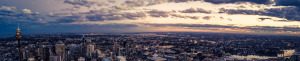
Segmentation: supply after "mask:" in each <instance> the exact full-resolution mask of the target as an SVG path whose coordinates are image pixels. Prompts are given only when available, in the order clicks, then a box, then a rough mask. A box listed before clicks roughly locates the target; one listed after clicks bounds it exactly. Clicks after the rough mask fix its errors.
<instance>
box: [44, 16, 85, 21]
mask: <svg viewBox="0 0 300 61" xmlns="http://www.w3.org/2000/svg"><path fill="white" fill-rule="evenodd" d="M81 18H82V16H63V17H60V18H59V19H57V20H56V21H51V22H49V23H71V22H76V21H81V20H80V19H81Z"/></svg>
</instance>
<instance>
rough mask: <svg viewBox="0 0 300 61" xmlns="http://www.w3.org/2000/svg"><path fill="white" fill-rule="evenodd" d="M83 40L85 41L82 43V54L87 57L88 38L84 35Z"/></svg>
mask: <svg viewBox="0 0 300 61" xmlns="http://www.w3.org/2000/svg"><path fill="white" fill-rule="evenodd" d="M82 41H83V44H82V45H81V50H80V52H81V54H80V56H83V57H86V56H87V46H86V39H85V37H84V35H83V36H82Z"/></svg>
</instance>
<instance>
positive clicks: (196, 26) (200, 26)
mask: <svg viewBox="0 0 300 61" xmlns="http://www.w3.org/2000/svg"><path fill="white" fill-rule="evenodd" d="M144 25H149V26H154V27H166V26H172V27H189V28H192V29H204V28H230V29H236V30H239V29H249V30H252V31H269V32H274V31H292V32H298V31H300V28H299V27H298V26H299V25H290V26H285V27H273V26H246V27H237V26H233V25H234V24H229V25H213V24H180V23H179V24H149V23H146V24H144Z"/></svg>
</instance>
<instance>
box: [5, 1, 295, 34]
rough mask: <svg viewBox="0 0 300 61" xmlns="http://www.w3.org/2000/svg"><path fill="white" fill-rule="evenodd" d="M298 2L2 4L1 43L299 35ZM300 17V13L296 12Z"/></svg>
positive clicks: (74, 2)
mask: <svg viewBox="0 0 300 61" xmlns="http://www.w3.org/2000/svg"><path fill="white" fill-rule="evenodd" d="M299 7H300V0H0V28H1V30H0V34H1V36H0V38H3V37H11V36H14V34H15V32H16V29H17V28H18V25H17V24H18V23H20V29H21V32H22V34H24V35H31V34H55V33H89V32H93V33H122V32H216V33H243V34H270V35H300V31H299V30H300V28H299V27H300V26H299V24H300V22H299V21H300V12H299V11H300V9H299ZM298 12H299V13H298Z"/></svg>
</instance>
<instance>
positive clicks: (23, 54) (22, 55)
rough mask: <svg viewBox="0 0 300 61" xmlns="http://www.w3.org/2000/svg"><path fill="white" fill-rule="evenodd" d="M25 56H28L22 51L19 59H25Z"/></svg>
mask: <svg viewBox="0 0 300 61" xmlns="http://www.w3.org/2000/svg"><path fill="white" fill-rule="evenodd" d="M27 58H28V56H27V55H26V52H25V51H22V54H21V60H26V59H27Z"/></svg>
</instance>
